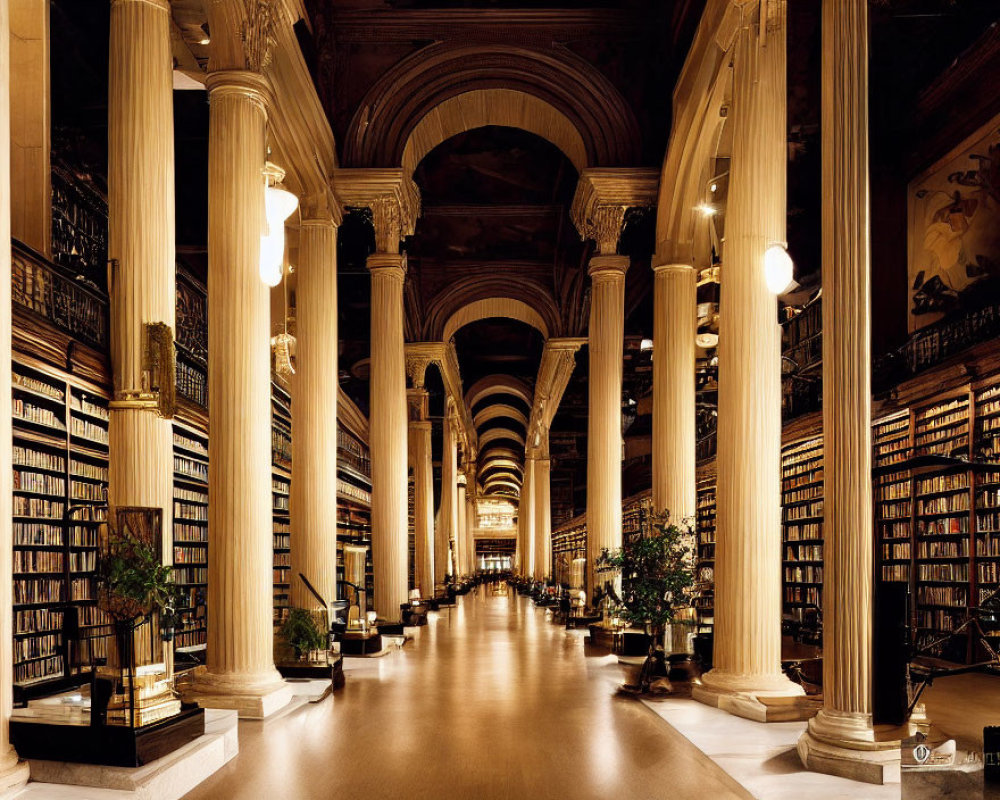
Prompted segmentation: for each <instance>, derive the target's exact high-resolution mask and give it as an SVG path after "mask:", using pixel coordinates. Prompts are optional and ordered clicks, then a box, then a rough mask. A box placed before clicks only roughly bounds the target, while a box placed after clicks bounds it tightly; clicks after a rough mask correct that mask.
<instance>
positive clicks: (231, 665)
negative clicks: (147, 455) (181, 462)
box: [195, 26, 291, 717]
mask: <svg viewBox="0 0 1000 800" xmlns="http://www.w3.org/2000/svg"><path fill="white" fill-rule="evenodd" d="M214 35H215V26H213V37H214ZM208 90H209V132H208V403H209V406H208V409H209V417H210V418H211V420H212V435H211V436H210V437H209V444H208V457H209V467H208V483H209V498H210V502H209V509H208V524H209V530H210V531H211V537H212V546H211V547H209V549H208V672H207V673H206V674H204V675H202V676H199V678H198V680H197V682H196V686H195V689H196V692H197V696H196V698H195V699H197V700H198V701H199V702H200V703H201V704H202V705H205V706H209V707H221V708H238V709H239V711H240V714H241V716H250V717H261V716H267V715H268V714H269V713H271V712H272V711H274V710H276V709H277V708H280V707H282V706H284V705H285V704H287V702H288V700H289V699H291V691H290V690H289V689H288V688H287V687H286V686H285V685H284V683H283V682H282V680H281V676H280V675H279V674H278V672H277V670H276V669H275V668H274V655H273V623H272V601H271V595H272V591H271V580H272V576H271V561H272V547H273V541H272V536H273V522H272V517H271V358H270V336H271V330H270V329H271V314H270V299H269V294H270V292H269V290H268V287H267V286H265V285H264V283H263V282H262V281H261V280H260V277H259V262H260V238H261V231H262V230H263V227H264V218H263V216H264V215H263V211H264V198H263V196H262V193H263V191H264V180H263V177H262V170H263V168H264V153H265V135H264V127H265V124H266V121H267V105H268V96H269V90H268V86H267V84H266V82H265V81H264V79H263V78H262V77H261V76H260V75H259V74H258V73H254V72H243V71H218V72H212V73H209V76H208Z"/></svg>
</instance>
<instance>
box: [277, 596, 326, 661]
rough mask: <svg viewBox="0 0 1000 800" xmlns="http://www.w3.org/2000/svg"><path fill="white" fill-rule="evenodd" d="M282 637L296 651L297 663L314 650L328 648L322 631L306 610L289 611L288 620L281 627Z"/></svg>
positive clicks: (295, 609) (294, 609)
mask: <svg viewBox="0 0 1000 800" xmlns="http://www.w3.org/2000/svg"><path fill="white" fill-rule="evenodd" d="M281 636H282V638H283V639H284V640H285V642H287V643H288V646H289V647H291V648H292V649H293V650H294V651H295V659H296V661H299V660H301V659H302V658H303V657H304V656H305V655H307V654H308V653H309V652H310V651H312V650H322V649H325V647H326V637H325V636H324V635H323V632H322V631H320V629H319V626H318V625H317V624H316V620H314V619H313V616H312V614H310V613H309V612H308V611H306V610H305V609H304V608H293V609H291V610H290V611H289V613H288V618H287V619H286V620H285V621H284V623H283V624H282V626H281Z"/></svg>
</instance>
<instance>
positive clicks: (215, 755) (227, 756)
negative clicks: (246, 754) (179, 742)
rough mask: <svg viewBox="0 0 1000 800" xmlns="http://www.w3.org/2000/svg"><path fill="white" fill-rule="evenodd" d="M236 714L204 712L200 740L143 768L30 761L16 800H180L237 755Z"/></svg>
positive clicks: (230, 712)
mask: <svg viewBox="0 0 1000 800" xmlns="http://www.w3.org/2000/svg"><path fill="white" fill-rule="evenodd" d="M239 749H240V746H239V733H238V725H237V713H236V712H235V711H223V710H217V709H206V711H205V735H204V736H201V737H199V738H197V739H195V740H194V741H193V742H190V743H188V744H186V745H185V746H184V747H181V748H180V749H178V750H175V751H174V752H173V753H170V755H167V756H164V757H163V758H160V759H157V760H156V761H154V762H152V763H151V764H146V765H145V766H143V767H136V768H134V769H130V768H128V767H105V766H100V765H96V764H72V763H68V762H64V761H38V760H32V761H31V762H30V765H31V778H32V780H31V783H29V784H28V785H27V786H26V787H24V789H23V790H22V791H21V792H20V793H19V794H17V795H15V797H17V800H64V798H65V799H66V800H68V799H69V798H73V800H179V799H180V798H181V797H183V796H184V795H185V794H187V793H188V792H190V791H191V790H192V789H193V788H194V787H195V786H197V785H198V784H199V783H201V782H202V781H204V780H205V779H206V778H208V777H209V776H210V775H212V774H213V773H214V772H216V771H217V770H219V769H221V768H222V766H223V765H225V764H226V762H228V761H230V760H231V759H232V758H234V757H235V756H236V754H237V753H239Z"/></svg>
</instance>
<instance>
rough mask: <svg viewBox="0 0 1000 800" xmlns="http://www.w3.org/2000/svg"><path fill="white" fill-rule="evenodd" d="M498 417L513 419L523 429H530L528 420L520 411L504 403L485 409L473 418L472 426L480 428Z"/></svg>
mask: <svg viewBox="0 0 1000 800" xmlns="http://www.w3.org/2000/svg"><path fill="white" fill-rule="evenodd" d="M498 417H504V418H507V419H512V420H514V421H515V422H518V423H520V425H521V427H522V428H524V429H525V430H527V429H528V418H527V417H526V416H525V415H524V414H522V413H521V412H520V411H519V410H518V409H516V408H514V407H513V406H508V405H505V404H503V403H497V404H495V405H492V406H490V407H489V408H484V409H483V410H482V411H480V412H479V413H478V414H476V416H475V417H473V418H472V424H473V425H475V426H476V427H477V428H478V427H479V426H480V425H482V424H483V423H484V422H489V421H490V420H491V419H497V418H498Z"/></svg>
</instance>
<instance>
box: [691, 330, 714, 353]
mask: <svg viewBox="0 0 1000 800" xmlns="http://www.w3.org/2000/svg"><path fill="white" fill-rule="evenodd" d="M694 343H695V344H696V345H697V346H698V347H700V348H701V349H702V350H711V349H712V348H713V347H716V346H717V345H718V344H719V334H717V333H711V332H709V331H706V332H705V333H699V334H698V335H697V336H696V337H695V339H694Z"/></svg>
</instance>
